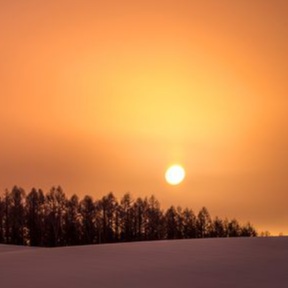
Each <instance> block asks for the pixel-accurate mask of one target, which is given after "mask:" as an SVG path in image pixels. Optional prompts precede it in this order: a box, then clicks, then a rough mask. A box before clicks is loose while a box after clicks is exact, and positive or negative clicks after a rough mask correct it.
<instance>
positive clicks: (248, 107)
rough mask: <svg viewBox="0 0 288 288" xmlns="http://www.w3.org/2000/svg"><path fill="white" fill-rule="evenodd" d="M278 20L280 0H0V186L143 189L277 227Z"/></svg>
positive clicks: (280, 189)
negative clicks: (173, 169)
mask: <svg viewBox="0 0 288 288" xmlns="http://www.w3.org/2000/svg"><path fill="white" fill-rule="evenodd" d="M287 15H288V2H287V1H286V0H283V1H281V0H275V1H271V0H269V1H268V0H258V1H256V0H255V1H251V0H241V1H231V0H217V1H215V0H213V1H212V0H211V1H209V0H208V1H199V0H197V1H196V0H195V1H193V0H186V1H184V0H182V1H181V0H177V1H176V0H175V1H169V0H165V1H164V0H158V1H157V0H153V1H150V0H148V1H147V0H146V1H132V0H131V1H117V0H114V1H95V0H90V1H88V0H81V1H80V0H79V1H71V0H69V1H68V0H66V1H60V0H57V1H56V0H53V1H52V0H51V1H40V0H38V1H36V0H34V1H28V0H27V1H20V0H13V1H9V0H6V1H5V0H0V189H1V190H2V191H4V189H5V188H9V189H11V188H12V186H13V185H15V184H16V185H19V186H22V187H23V188H25V189H26V191H27V192H29V190H30V189H31V188H32V187H33V186H35V187H41V188H43V189H44V190H46V191H47V190H48V189H49V188H51V186H52V185H58V184H60V185H61V186H62V187H63V188H64V191H65V192H66V194H68V195H72V194H73V193H77V194H79V195H80V196H83V195H84V194H90V195H92V196H93V197H94V198H98V197H101V196H103V195H104V194H106V193H108V192H109V191H113V192H114V193H115V195H116V196H117V197H120V196H122V195H123V194H124V193H125V192H128V191H130V192H131V193H132V195H134V197H137V196H149V195H151V194H154V195H155V196H156V197H157V198H158V199H159V201H160V203H161V204H162V207H163V208H166V207H167V206H168V205H171V204H174V205H181V206H183V207H184V206H190V207H191V208H193V209H194V211H195V212H198V210H199V209H200V208H201V207H202V206H203V205H205V206H207V207H208V209H209V211H210V212H211V214H212V215H214V216H215V215H219V216H221V217H225V216H227V217H234V216H235V217H236V218H237V219H239V220H240V221H241V222H242V221H243V222H246V221H247V220H250V221H251V222H252V223H253V224H255V226H256V227H257V228H259V230H270V231H271V232H272V233H276V234H278V233H279V232H283V233H288V208H287V203H288V178H287V176H288V132H287V127H288V117H287V116H286V114H287V111H288V109H287V108H288V98H287V90H288V89H287V88H288V81H287V69H288V65H287V64H288V58H287V51H288V35H287V34H288V32H287V31H288V18H287ZM176 162H177V163H180V164H182V165H183V166H184V167H185V169H186V173H187V176H186V179H185V181H184V182H183V183H182V184H181V185H179V186H175V187H172V186H169V185H168V184H167V183H166V182H165V179H164V173H165V170H166V169H167V167H168V166H169V165H170V164H173V163H176Z"/></svg>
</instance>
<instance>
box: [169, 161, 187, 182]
mask: <svg viewBox="0 0 288 288" xmlns="http://www.w3.org/2000/svg"><path fill="white" fill-rule="evenodd" d="M184 178H185V170H184V169H183V167H182V166H180V165H173V166H171V167H169V168H168V170H167V171H166V173H165V179H166V181H167V182H168V183H169V184H170V185H177V184H179V183H181V182H182V181H183V179H184Z"/></svg>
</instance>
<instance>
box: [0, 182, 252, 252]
mask: <svg viewBox="0 0 288 288" xmlns="http://www.w3.org/2000/svg"><path fill="white" fill-rule="evenodd" d="M254 236H257V233H256V230H255V229H254V228H253V226H252V225H251V224H250V223H249V222H248V223H247V224H245V225H244V226H241V225H240V224H239V222H238V221H237V220H236V219H232V220H229V219H224V220H222V219H221V218H219V217H215V218H214V219H213V221H212V220H211V216H210V214H209V212H208V210H207V208H205V207H203V208H202V209H201V210H200V211H199V213H198V215H197V217H196V216H195V214H194V212H193V211H192V210H191V209H188V208H185V209H182V208H181V207H177V208H175V207H174V206H173V205H172V206H171V207H169V208H168V209H167V210H166V211H163V210H161V208H160V203H159V201H158V200H157V199H156V198H155V197H154V196H153V195H152V196H151V197H149V198H144V199H142V198H140V197H139V198H137V199H136V200H134V199H133V198H132V196H131V195H130V193H126V194H124V195H123V197H122V198H121V200H120V203H119V202H118V201H117V199H116V197H115V196H114V195H113V193H111V192H110V193H109V194H107V195H105V196H103V197H102V198H101V199H100V200H97V201H94V200H93V198H92V197H91V196H88V195H86V196H85V197H84V198H83V199H82V200H80V199H79V198H78V196H77V195H73V196H72V197H71V198H70V199H67V197H66V195H65V193H64V191H63V190H62V188H61V187H59V186H58V187H52V188H51V190H50V191H49V192H48V193H47V194H46V195H45V194H44V193H43V191H42V190H41V189H39V190H37V189H35V188H33V189H32V190H31V191H30V193H28V194H27V195H26V194H25V191H24V190H23V189H22V188H20V187H17V186H14V187H13V189H12V190H11V191H8V190H6V191H5V192H4V194H3V195H2V196H1V197H0V243H6V244H17V245H30V246H47V247H56V246H65V245H85V244H96V243H111V242H123V241H143V240H161V239H188V238H204V237H254Z"/></svg>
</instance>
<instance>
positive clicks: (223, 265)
mask: <svg viewBox="0 0 288 288" xmlns="http://www.w3.org/2000/svg"><path fill="white" fill-rule="evenodd" d="M0 287H1V288H18V287H19V288H34V287H35V288H36V287H37V288H52V287H53V288H58V287H59V288H64V287H65V288H66V287H67V288H68V287H69V288H74V287H75V288H76V287H77V288H88V287H89V288H90V287H91V288H92V287H93V288H102V287H103V288H105V287H107V288H108V287H109V288H110V287H116V288H119V287H125V288H129V287H133V288H141V287H147V288H148V287H149V288H150V287H157V288H158V287H165V288H170V287H171V288H172V287H173V288H178V287H179V288H180V287H181V288H182V287H192V288H196V287H203V288H204V287H213V288H214V287H229V288H230V287H231V288H236V287H241V288H243V287H253V288H254V287H273V288H277V287H288V237H275V238H273V237H271V238H242V239H241V238H234V239H233V238H230V239H199V240H198V239H196V240H178V241H157V242H138V243H136V242H134V243H127V244H106V245H96V246H93V245H91V246H80V247H79V246H78V247H65V248H51V249H50V248H29V247H15V246H6V245H0Z"/></svg>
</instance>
